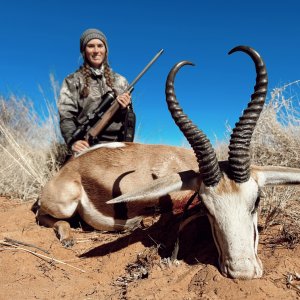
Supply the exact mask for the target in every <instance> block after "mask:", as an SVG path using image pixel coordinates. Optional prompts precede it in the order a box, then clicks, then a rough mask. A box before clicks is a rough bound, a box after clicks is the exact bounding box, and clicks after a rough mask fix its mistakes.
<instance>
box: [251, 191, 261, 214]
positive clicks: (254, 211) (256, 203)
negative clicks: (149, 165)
mask: <svg viewBox="0 0 300 300" xmlns="http://www.w3.org/2000/svg"><path fill="white" fill-rule="evenodd" d="M259 202H260V195H259V196H258V197H257V198H256V201H255V203H254V207H253V209H252V211H251V214H254V213H256V211H257V208H258V205H259Z"/></svg>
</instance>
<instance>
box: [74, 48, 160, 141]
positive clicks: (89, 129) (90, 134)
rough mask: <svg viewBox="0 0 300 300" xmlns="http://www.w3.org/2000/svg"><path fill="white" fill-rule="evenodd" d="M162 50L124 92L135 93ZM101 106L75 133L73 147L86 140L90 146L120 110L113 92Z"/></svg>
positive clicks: (88, 116) (104, 97) (89, 115)
mask: <svg viewBox="0 0 300 300" xmlns="http://www.w3.org/2000/svg"><path fill="white" fill-rule="evenodd" d="M163 51H164V50H163V49H161V50H160V51H159V52H158V53H157V54H156V55H155V56H154V57H153V58H152V60H151V61H150V62H149V63H148V64H147V66H146V67H145V68H144V69H143V70H142V71H141V73H140V74H139V75H138V76H137V77H136V78H135V79H134V80H133V81H132V83H131V84H130V85H129V86H128V88H127V89H126V90H125V91H124V92H129V93H130V94H131V93H132V91H133V88H134V85H135V84H136V83H137V82H138V81H139V79H140V78H141V77H142V76H143V75H144V74H145V73H146V72H147V71H148V69H149V68H150V67H151V65H152V64H153V63H154V62H155V61H156V60H157V59H158V57H159V56H160V55H161V54H162V53H163ZM101 100H102V101H101V103H100V105H99V106H98V107H97V108H96V109H95V110H94V111H93V112H92V113H89V114H88V115H87V117H86V119H85V121H84V122H83V123H82V124H81V125H80V126H79V127H78V128H77V130H76V131H75V132H74V133H73V135H72V139H71V141H70V142H69V144H70V145H72V144H73V143H74V142H75V141H77V140H81V139H85V140H86V141H88V142H89V143H90V144H91V143H92V141H93V140H94V139H96V137H97V136H98V135H99V133H101V131H102V130H103V128H104V127H105V126H106V125H107V123H108V122H109V121H110V120H111V118H112V117H113V116H114V115H115V113H116V112H117V111H118V110H119V108H120V104H119V102H118V101H117V100H116V97H115V95H114V93H113V92H112V91H109V92H107V93H106V94H104V95H103V96H102V97H101Z"/></svg>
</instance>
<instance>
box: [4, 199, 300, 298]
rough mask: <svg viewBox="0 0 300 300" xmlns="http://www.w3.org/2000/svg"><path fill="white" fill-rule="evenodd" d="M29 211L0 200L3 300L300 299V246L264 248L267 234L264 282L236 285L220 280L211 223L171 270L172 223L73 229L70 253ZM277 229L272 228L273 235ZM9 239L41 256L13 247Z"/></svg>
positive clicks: (190, 235) (194, 232) (189, 232)
mask: <svg viewBox="0 0 300 300" xmlns="http://www.w3.org/2000/svg"><path fill="white" fill-rule="evenodd" d="M31 205H32V203H29V202H26V203H23V202H20V201H16V200H7V199H4V198H0V240H1V242H2V243H1V245H0V272H1V273H0V299H1V300H4V299H73V300H75V299H148V300H150V299H186V300H187V299H293V300H295V299H300V293H299V291H300V278H297V276H299V275H298V274H299V273H300V247H299V246H296V247H293V248H292V249H288V248H287V247H276V248H274V247H270V244H268V243H267V244H266V243H265V242H264V241H266V239H269V238H270V234H271V233H270V232H269V233H264V234H261V239H260V240H261V243H260V245H259V256H260V258H261V260H262V262H263V264H264V275H263V278H261V279H255V280H250V281H242V280H232V279H228V278H224V277H223V276H222V275H221V274H220V273H219V270H218V268H217V251H216V249H215V246H214V243H213V240H212V237H211V234H210V228H209V224H208V222H207V220H206V218H202V219H201V220H198V221H196V222H194V224H191V225H190V226H188V228H187V229H186V234H185V235H184V236H183V237H182V239H181V244H180V245H181V251H180V253H179V256H180V258H181V260H180V264H179V265H178V266H175V265H171V266H170V265H169V264H168V261H167V259H165V257H168V256H170V254H171V251H172V245H173V243H174V239H175V230H176V224H178V219H174V217H170V216H169V217H165V218H162V219H161V220H159V221H157V222H156V223H155V224H154V225H153V226H151V227H149V228H147V229H143V230H142V229H138V230H136V231H135V232H132V233H130V234H128V233H127V234H119V233H113V234H112V233H100V232H95V231H86V230H85V231H83V229H80V228H79V229H74V233H75V237H76V241H77V243H76V245H75V246H74V247H73V248H72V249H71V250H70V249H64V248H63V247H62V246H61V245H60V243H59V241H58V240H57V238H56V236H55V234H54V233H53V231H52V229H49V228H44V227H39V226H38V225H37V224H36V223H35V219H34V215H33V213H32V212H31V210H30V207H31ZM147 221H148V223H151V222H152V220H150V219H149V220H147ZM174 224H175V225H174ZM279 230H280V228H274V229H273V231H272V235H276V234H278V232H279ZM4 239H13V240H17V241H21V242H23V243H27V244H32V245H34V246H36V247H39V248H41V249H36V248H34V247H29V246H24V245H19V246H18V247H17V248H13V247H11V246H6V245H5V243H3V241H4ZM8 241H9V240H8ZM9 244H11V242H9ZM9 244H7V245H9ZM21 248H22V249H21ZM28 250H29V251H32V252H33V253H36V254H37V255H44V256H45V257H43V258H42V257H39V256H36V255H34V254H33V253H30V252H27V251H28ZM42 250H43V251H44V250H45V251H47V253H45V252H43V251H42ZM57 260H59V261H63V262H64V263H66V264H62V263H59V262H58V261H57ZM289 274H290V275H289ZM288 278H290V283H291V284H289V283H288ZM297 286H298V287H297Z"/></svg>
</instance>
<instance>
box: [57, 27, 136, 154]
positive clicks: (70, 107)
mask: <svg viewBox="0 0 300 300" xmlns="http://www.w3.org/2000/svg"><path fill="white" fill-rule="evenodd" d="M80 52H81V55H82V57H83V65H82V66H81V67H80V68H79V70H77V71H76V72H75V73H73V74H71V75H69V76H68V77H67V78H65V80H64V81H63V84H62V88H61V91H60V97H59V101H58V110H59V114H60V129H61V132H62V135H63V137H64V139H65V141H66V143H67V145H68V146H69V147H70V148H71V149H72V151H73V152H81V151H83V150H85V149H87V148H88V147H90V146H91V145H89V143H88V141H86V140H77V141H74V140H73V139H72V135H73V133H74V132H75V131H76V129H77V128H78V126H80V125H81V124H82V123H83V122H84V121H85V120H86V118H87V116H88V114H90V113H92V112H93V111H94V110H95V109H96V108H97V107H98V106H99V104H100V103H101V97H102V96H103V95H104V94H105V93H107V92H108V91H113V93H114V94H115V96H116V99H117V101H118V103H119V104H120V107H121V109H120V110H119V111H118V112H117V113H116V114H115V115H114V116H113V118H112V119H111V120H110V122H109V124H108V125H107V126H106V128H105V129H104V131H103V132H102V133H101V134H100V136H98V137H97V142H98V143H101V142H109V141H111V142H112V141H124V123H125V120H126V114H127V111H128V110H129V109H131V96H130V93H128V92H124V91H125V90H126V89H127V87H128V82H127V80H126V79H125V78H124V77H123V76H121V75H119V74H117V73H115V72H113V71H112V69H111V68H110V66H109V64H108V47H107V40H106V37H105V35H104V34H103V33H102V32H101V31H99V30H97V29H88V30H86V31H85V32H83V34H82V35H81V37H80Z"/></svg>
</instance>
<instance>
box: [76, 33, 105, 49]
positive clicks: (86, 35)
mask: <svg viewBox="0 0 300 300" xmlns="http://www.w3.org/2000/svg"><path fill="white" fill-rule="evenodd" d="M92 39H99V40H100V41H102V42H103V43H104V44H105V47H106V51H107V52H108V48H107V40H106V36H105V35H104V33H103V32H101V31H100V30H98V29H87V30H86V31H85V32H84V33H83V34H82V35H81V37H80V52H81V53H82V52H83V51H84V49H85V46H86V44H87V43H88V42H89V41H90V40H92Z"/></svg>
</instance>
